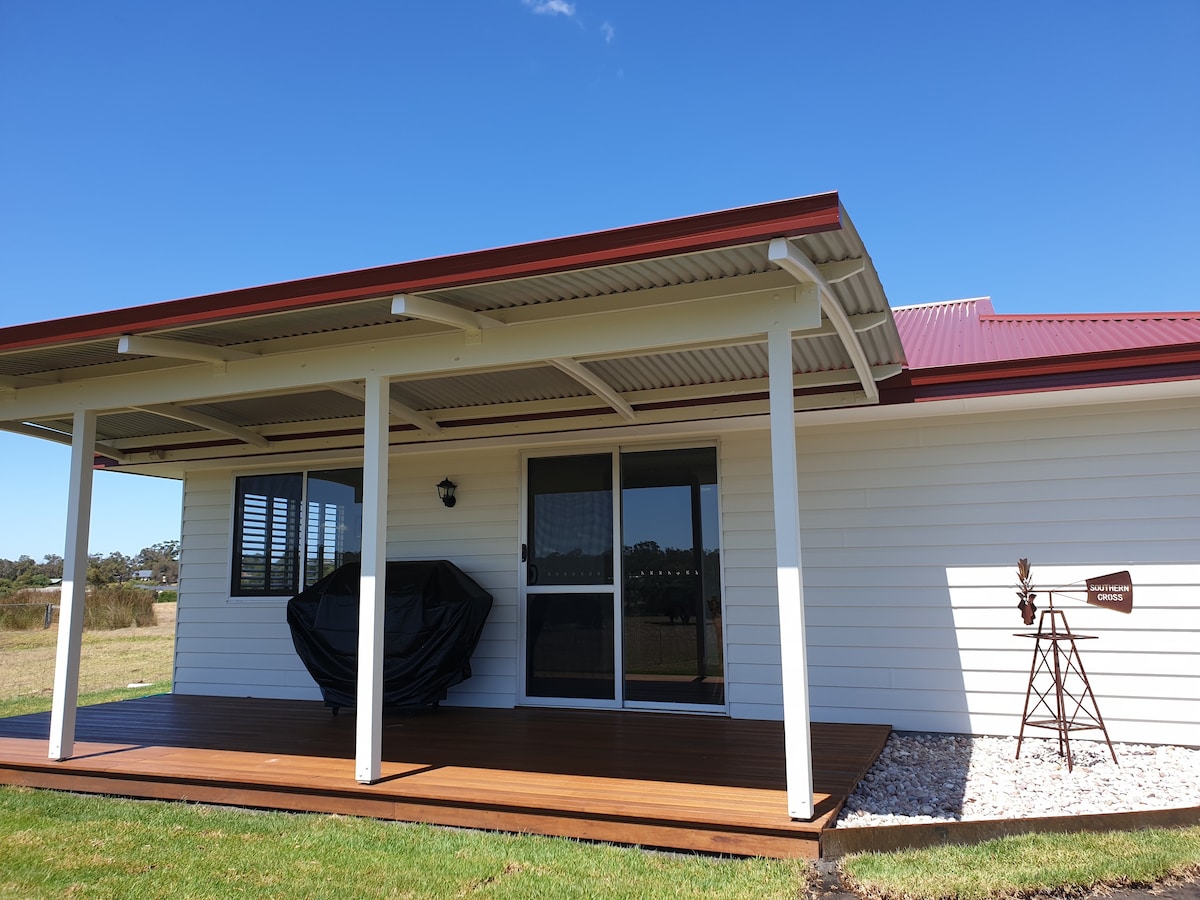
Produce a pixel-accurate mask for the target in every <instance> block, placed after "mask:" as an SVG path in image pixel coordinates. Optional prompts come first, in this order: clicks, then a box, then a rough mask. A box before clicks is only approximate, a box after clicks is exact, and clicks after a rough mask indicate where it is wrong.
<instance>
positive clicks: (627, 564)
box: [621, 447, 725, 704]
mask: <svg viewBox="0 0 1200 900" xmlns="http://www.w3.org/2000/svg"><path fill="white" fill-rule="evenodd" d="M621 534H622V540H621V543H622V548H621V564H622V580H621V587H622V591H621V593H622V623H621V628H622V642H621V643H622V653H623V657H624V659H623V664H622V669H623V674H624V699H625V702H626V703H633V704H638V703H649V704H663V703H687V704H724V703H725V678H724V674H725V665H724V658H723V652H722V637H721V579H720V571H721V564H720V556H719V550H718V515H717V458H716V450H715V449H714V448H711V447H705V448H699V449H695V450H658V451H650V452H645V453H624V454H622V455H621Z"/></svg>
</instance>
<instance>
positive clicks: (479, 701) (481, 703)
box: [443, 682, 516, 709]
mask: <svg viewBox="0 0 1200 900" xmlns="http://www.w3.org/2000/svg"><path fill="white" fill-rule="evenodd" d="M468 686H472V685H471V682H467V684H466V685H460V686H459V687H460V688H466V687H468ZM515 697H516V688H515V687H512V686H511V685H510V686H509V687H507V688H504V689H497V690H495V692H494V693H479V692H476V691H472V690H455V691H454V692H453V693H451V694H449V695H447V697H446V700H445V703H444V704H443V705H444V706H467V707H477V708H482V709H512V708H513V707H515V706H516V701H515Z"/></svg>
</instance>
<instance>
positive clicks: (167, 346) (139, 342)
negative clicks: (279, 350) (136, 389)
mask: <svg viewBox="0 0 1200 900" xmlns="http://www.w3.org/2000/svg"><path fill="white" fill-rule="evenodd" d="M117 352H118V353H130V354H133V355H135V356H161V357H165V358H167V359H191V360H195V361H196V362H211V363H227V362H233V361H234V360H238V359H256V358H258V354H257V353H250V352H249V351H246V350H238V349H236V348H234V347H212V346H209V345H208V344H197V343H194V342H192V341H176V340H167V339H165V338H153V337H146V336H145V335H143V334H123V335H121V339H120V340H119V341H118V343H117Z"/></svg>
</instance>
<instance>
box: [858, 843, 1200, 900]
mask: <svg viewBox="0 0 1200 900" xmlns="http://www.w3.org/2000/svg"><path fill="white" fill-rule="evenodd" d="M843 873H844V874H845V875H846V876H847V881H848V882H850V883H852V884H853V885H855V886H856V887H858V888H859V889H860V890H861V891H862V892H863V893H866V894H869V895H872V896H888V897H920V898H927V900H938V898H956V900H987V898H994V897H1018V896H1021V897H1029V896H1034V895H1038V894H1062V895H1067V894H1070V893H1073V892H1075V891H1076V890H1077V889H1078V888H1081V887H1082V888H1101V887H1124V886H1139V885H1149V884H1153V883H1155V882H1158V881H1161V880H1163V879H1166V878H1170V877H1189V876H1190V877H1195V876H1196V875H1197V874H1200V826H1197V827H1192V828H1183V829H1152V830H1146V831H1110V832H1105V833H1102V834H1025V835H1019V836H1016V837H1006V838H1000V839H997V840H994V841H987V842H986V843H983V844H977V845H975V846H973V847H935V848H932V849H928V850H919V851H905V852H898V853H878V854H864V855H862V856H857V857H851V858H848V859H846V860H845V861H844V862H843Z"/></svg>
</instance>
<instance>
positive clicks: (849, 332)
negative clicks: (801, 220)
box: [767, 238, 879, 403]
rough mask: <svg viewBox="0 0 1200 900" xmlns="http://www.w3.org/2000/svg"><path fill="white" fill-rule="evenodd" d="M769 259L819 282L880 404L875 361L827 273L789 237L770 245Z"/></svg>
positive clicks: (824, 307) (824, 305) (824, 303)
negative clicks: (827, 278)
mask: <svg viewBox="0 0 1200 900" xmlns="http://www.w3.org/2000/svg"><path fill="white" fill-rule="evenodd" d="M767 259H769V260H770V261H771V262H773V263H774V264H775V265H777V266H779V268H781V269H783V270H784V271H786V272H788V273H790V274H791V275H792V277H793V278H795V279H796V280H797V281H799V282H801V283H811V284H814V285H816V287H817V296H818V297H820V300H821V312H823V313H824V314H825V315H826V316H827V317H828V319H829V321H830V322H831V323H833V327H834V330H835V331H837V333H838V337H840V338H841V339H842V345H843V346H844V347H845V348H846V353H848V354H849V356H850V361H851V362H852V363H853V364H854V371H855V372H857V373H858V380H859V381H860V382H862V386H863V391H864V392H865V393H866V395H867V398H868V399H869V400H870V402H872V403H878V402H879V386H878V385H877V384H875V379H874V377H873V376H872V374H871V363H870V362H869V361H868V360H867V354H866V351H865V350H864V349H863V345H862V341H860V340H859V339H858V335H857V334H856V333H855V331H854V327H853V326H852V325H851V324H850V320H849V319H848V318H847V316H846V311H845V310H844V309H843V308H842V304H841V302H840V301H839V300H838V298H837V297H836V296H835V295H834V293H833V288H832V287H830V284H829V282H828V281H827V280H826V279H825V276H824V275H823V274H821V270H820V269H818V268H817V267H816V266H815V265H814V264H813V262H812V260H810V259H809V258H808V257H807V256H805V255H804V254H803V253H801V252H800V249H799V248H798V247H797V246H796V245H795V244H793V243H792V242H791V241H789V240H788V239H787V238H774V239H773V240H772V241H771V245H770V246H769V247H768V248H767Z"/></svg>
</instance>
